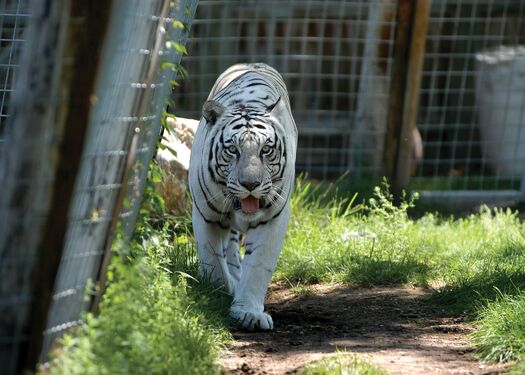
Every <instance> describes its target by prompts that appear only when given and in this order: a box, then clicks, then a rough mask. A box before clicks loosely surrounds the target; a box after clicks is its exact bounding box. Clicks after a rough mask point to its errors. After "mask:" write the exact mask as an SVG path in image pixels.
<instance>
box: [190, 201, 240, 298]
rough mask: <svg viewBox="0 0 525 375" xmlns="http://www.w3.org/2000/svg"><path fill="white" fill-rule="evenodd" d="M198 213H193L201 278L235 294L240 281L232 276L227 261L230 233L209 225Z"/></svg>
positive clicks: (212, 224)
mask: <svg viewBox="0 0 525 375" xmlns="http://www.w3.org/2000/svg"><path fill="white" fill-rule="evenodd" d="M196 211H197V210H194V211H193V214H192V221H193V232H194V234H195V240H196V241H197V248H198V251H199V270H200V273H201V276H203V277H204V278H206V279H208V280H209V281H211V282H212V283H216V284H223V285H224V286H225V287H226V290H227V291H228V292H229V293H231V294H235V290H236V289H237V284H238V281H237V280H236V279H235V277H234V276H232V275H231V274H230V269H229V267H228V261H227V253H228V246H229V243H228V242H229V234H230V231H229V230H227V229H222V228H221V227H220V226H219V225H217V224H214V223H207V222H206V221H205V220H204V219H203V217H202V216H201V215H200V214H199V213H198V212H196ZM237 251H238V248H237ZM239 272H240V269H239Z"/></svg>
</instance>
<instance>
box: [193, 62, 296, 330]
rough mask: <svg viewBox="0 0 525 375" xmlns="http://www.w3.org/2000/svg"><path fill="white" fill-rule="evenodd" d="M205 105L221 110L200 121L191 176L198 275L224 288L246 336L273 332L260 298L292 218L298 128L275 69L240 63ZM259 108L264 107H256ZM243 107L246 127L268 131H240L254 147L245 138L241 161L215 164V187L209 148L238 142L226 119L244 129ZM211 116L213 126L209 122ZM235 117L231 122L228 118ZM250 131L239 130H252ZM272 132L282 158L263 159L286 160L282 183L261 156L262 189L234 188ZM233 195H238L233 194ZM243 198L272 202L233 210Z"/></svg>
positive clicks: (222, 78)
mask: <svg viewBox="0 0 525 375" xmlns="http://www.w3.org/2000/svg"><path fill="white" fill-rule="evenodd" d="M260 79H262V80H264V82H266V83H267V84H268V85H269V87H267V86H266V85H256V86H255V87H253V86H251V87H250V86H249V84H250V82H252V83H253V82H259V80H260ZM254 80H255V81H254ZM230 93H234V94H235V95H233V96H232V95H230ZM208 99H212V100H214V101H216V102H212V103H211V104H209V105H208V106H206V105H205V110H206V108H212V109H213V110H215V109H219V110H218V111H215V112H214V113H212V114H211V115H210V113H208V112H207V113H206V117H207V118H208V120H209V121H207V120H206V119H205V118H204V117H203V118H201V121H200V123H199V127H198V129H197V133H196V135H195V140H194V143H193V148H192V155H191V160H190V170H189V184H190V191H191V193H192V198H193V210H192V219H193V229H194V233H195V238H196V241H197V246H198V250H199V262H200V270H201V273H202V274H203V275H205V276H206V277H209V278H210V279H211V281H213V282H216V283H221V284H224V285H225V286H226V288H227V290H228V291H229V292H230V293H231V294H232V295H233V297H234V299H233V303H232V306H231V309H230V314H231V316H232V317H233V318H234V319H235V320H237V321H238V323H239V324H240V326H242V327H243V328H246V329H250V330H253V329H255V328H259V329H264V330H267V329H272V328H273V321H272V318H271V316H270V315H268V314H266V313H265V312H264V298H265V296H266V292H267V289H268V284H269V282H270V279H271V277H272V274H273V272H274V271H275V268H276V266H277V260H278V258H279V254H280V252H281V248H282V245H283V242H284V237H285V234H286V229H287V226H288V221H289V218H290V202H289V197H290V194H291V190H292V187H293V182H294V178H295V153H296V148H297V129H296V126H295V122H294V120H293V117H292V114H291V110H290V104H289V99H288V94H287V92H286V87H285V85H284V83H283V81H282V77H281V76H280V75H279V74H278V73H277V72H276V71H275V70H274V69H273V68H271V67H269V66H267V65H264V64H253V65H252V64H250V65H248V64H238V65H234V66H232V67H231V68H229V69H228V70H226V71H225V72H224V73H223V74H222V75H221V76H220V77H219V78H218V79H217V82H216V83H215V85H214V87H213V88H212V91H211V93H210V95H209V97H208ZM261 102H262V103H263V104H257V103H261ZM217 103H219V104H217ZM221 106H222V108H221ZM258 106H259V107H258ZM265 106H266V107H265ZM245 107H247V108H248V109H247V111H248V117H246V119H247V120H246V124H248V125H250V124H252V123H253V124H261V122H260V121H264V123H265V124H266V123H268V124H272V126H267V127H266V129H255V128H253V129H254V130H253V134H252V133H250V131H248V130H242V129H241V130H239V132H242V131H244V132H247V133H249V134H250V137H251V136H252V135H253V141H251V139H252V138H250V137H248V141H246V142H244V143H243V144H240V145H238V149H239V150H238V152H239V155H238V156H232V159H231V162H229V164H228V165H227V166H224V165H222V164H221V165H222V170H221V171H222V172H221V175H220V176H219V177H217V181H218V183H216V182H214V180H213V178H212V176H211V175H210V173H208V166H209V164H210V163H211V164H212V165H213V166H214V168H216V169H219V166H220V165H219V164H218V163H217V162H216V158H212V162H210V161H209V155H210V148H212V149H213V150H215V149H216V148H217V147H216V146H214V145H215V144H216V142H217V139H218V138H217V137H223V138H225V139H226V138H227V139H230V140H231V139H233V140H236V139H237V138H236V136H237V133H236V132H237V130H232V121H237V122H235V124H242V123H243V121H244V120H243V119H244V118H245V117H242V118H241V117H239V116H245V115H246V113H245V112H243V110H242V109H243V108H245ZM252 107H253V108H252ZM239 108H241V109H239ZM250 108H251V109H250ZM265 108H268V111H269V112H267V113H266V114H265V115H262V116H259V117H258V118H257V119H253V118H252V117H250V113H251V112H250V111H253V113H261V111H263V110H264V109H265ZM270 108H271V110H270ZM223 110H224V111H223ZM223 112H224V113H223ZM216 114H218V116H217V121H216V122H215V123H211V122H212V120H213V119H214V118H215V117H216V116H215V115H216ZM235 118H237V120H232V119H235ZM239 119H240V120H239ZM261 119H262V120H261ZM257 121H259V122H257ZM248 125H246V128H244V129H247V128H250V126H248ZM273 129H275V133H278V136H279V139H280V140H281V141H282V142H283V145H282V146H281V149H285V150H286V157H285V158H284V157H282V155H281V154H279V153H277V151H276V149H277V148H275V149H274V150H273V151H272V152H273V154H271V155H270V156H268V158H270V157H271V156H273V155H281V158H280V159H279V160H285V162H283V163H281V164H284V172H283V174H282V178H276V177H275V175H273V174H272V173H274V172H272V169H271V168H270V165H269V164H270V163H269V162H268V160H267V159H266V157H263V156H262V155H263V154H262V153H261V154H260V155H261V156H260V160H262V163H263V165H264V170H263V169H261V170H257V171H258V172H260V174H261V176H263V177H261V178H262V180H263V183H262V184H261V186H259V187H258V188H257V189H255V190H253V191H252V192H249V191H248V190H246V189H245V188H244V186H243V185H242V184H239V181H238V179H239V176H240V174H242V172H243V169H245V168H247V166H249V165H250V163H252V164H253V162H254V161H256V162H257V161H258V160H259V159H257V158H259V156H258V155H259V154H258V152H259V150H260V149H262V145H263V140H265V139H273V138H272V136H273V134H274V132H273ZM243 134H244V133H243ZM276 147H277V146H276ZM216 155H217V154H216ZM220 155H221V156H222V155H226V156H224V158H227V157H228V158H229V157H230V156H231V155H230V156H228V154H227V153H226V151H224V150H222V153H220ZM246 155H248V156H249V157H248V156H246ZM241 156H243V157H241ZM250 157H251V159H250ZM219 159H220V158H218V159H217V160H219ZM220 160H223V159H220ZM220 160H219V161H220ZM226 160H228V159H226ZM214 170H215V169H214ZM279 176H280V175H279ZM222 179H224V181H222ZM270 181H271V184H270ZM269 184H270V185H271V186H269ZM263 185H264V186H263ZM232 191H235V192H236V193H235V194H232ZM249 194H251V195H252V196H254V197H256V198H260V199H261V202H263V201H264V202H272V204H271V205H269V207H267V208H265V207H261V208H260V209H259V210H258V211H257V212H256V213H255V214H246V213H244V212H242V211H241V210H238V209H235V207H234V203H233V201H234V200H235V199H239V198H244V197H245V196H247V195H249ZM238 233H244V234H245V235H246V238H245V248H246V255H245V256H244V258H243V259H241V256H240V254H239V242H238V240H239V234H238Z"/></svg>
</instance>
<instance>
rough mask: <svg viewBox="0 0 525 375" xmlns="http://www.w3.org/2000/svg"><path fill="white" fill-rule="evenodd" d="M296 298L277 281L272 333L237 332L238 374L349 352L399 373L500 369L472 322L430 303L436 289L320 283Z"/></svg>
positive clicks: (290, 367) (232, 357)
mask: <svg viewBox="0 0 525 375" xmlns="http://www.w3.org/2000/svg"><path fill="white" fill-rule="evenodd" d="M303 292H305V294H304V295H300V296H296V295H294V294H293V293H292V292H291V291H290V290H289V289H287V288H285V287H283V286H279V285H276V286H273V287H272V290H271V292H270V293H269V296H268V299H267V303H266V309H267V311H268V312H269V313H270V314H271V315H272V317H273V320H274V323H275V330H274V331H272V332H255V333H253V332H242V331H235V332H233V334H234V338H235V342H234V344H233V346H232V347H231V349H230V350H229V352H227V353H225V355H224V356H223V358H222V359H221V364H222V365H223V366H224V367H225V369H226V371H227V373H231V374H242V373H248V374H285V373H296V372H297V371H298V369H300V368H301V367H302V366H303V365H304V364H306V363H309V362H311V361H313V360H318V359H320V358H322V357H323V356H326V355H328V354H331V353H334V352H336V351H338V350H344V351H348V352H351V353H356V354H357V355H359V356H363V357H364V358H365V359H368V360H370V361H371V362H373V363H376V364H378V365H379V366H381V367H383V368H385V369H387V370H388V371H389V372H391V373H393V374H423V373H425V374H455V373H457V374H487V373H491V374H497V373H499V372H500V371H503V367H501V366H500V367H498V366H494V365H492V366H490V365H488V364H486V363H481V362H478V361H477V360H476V358H475V356H474V353H473V350H472V348H471V347H470V346H469V345H468V342H467V335H468V333H469V332H470V331H471V330H472V326H471V325H470V324H468V323H466V322H465V321H464V319H463V317H462V316H458V315H450V314H447V313H446V312H444V311H443V310H441V309H439V308H436V307H432V306H428V305H427V304H425V303H423V302H422V300H423V298H426V297H428V295H429V294H430V291H428V290H426V289H423V288H412V287H386V288H348V287H345V286H341V285H317V286H312V287H311V288H309V289H307V290H306V291H304V290H303Z"/></svg>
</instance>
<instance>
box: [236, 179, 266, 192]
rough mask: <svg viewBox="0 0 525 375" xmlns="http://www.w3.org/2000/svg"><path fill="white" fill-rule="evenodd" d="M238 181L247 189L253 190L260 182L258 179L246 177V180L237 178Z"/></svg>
mask: <svg viewBox="0 0 525 375" xmlns="http://www.w3.org/2000/svg"><path fill="white" fill-rule="evenodd" d="M239 183H240V184H241V185H242V186H244V187H245V188H246V189H247V190H248V191H254V190H255V189H256V188H257V186H259V185H260V184H261V181H260V180H258V179H257V180H252V179H246V180H239Z"/></svg>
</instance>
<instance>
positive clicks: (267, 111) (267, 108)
mask: <svg viewBox="0 0 525 375" xmlns="http://www.w3.org/2000/svg"><path fill="white" fill-rule="evenodd" d="M280 101H281V97H280V96H279V97H278V98H277V100H276V101H275V103H273V104H270V105H269V106H268V107H266V113H270V112H272V111H273V109H274V108H275V107H276V106H277V104H279V102H280Z"/></svg>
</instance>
